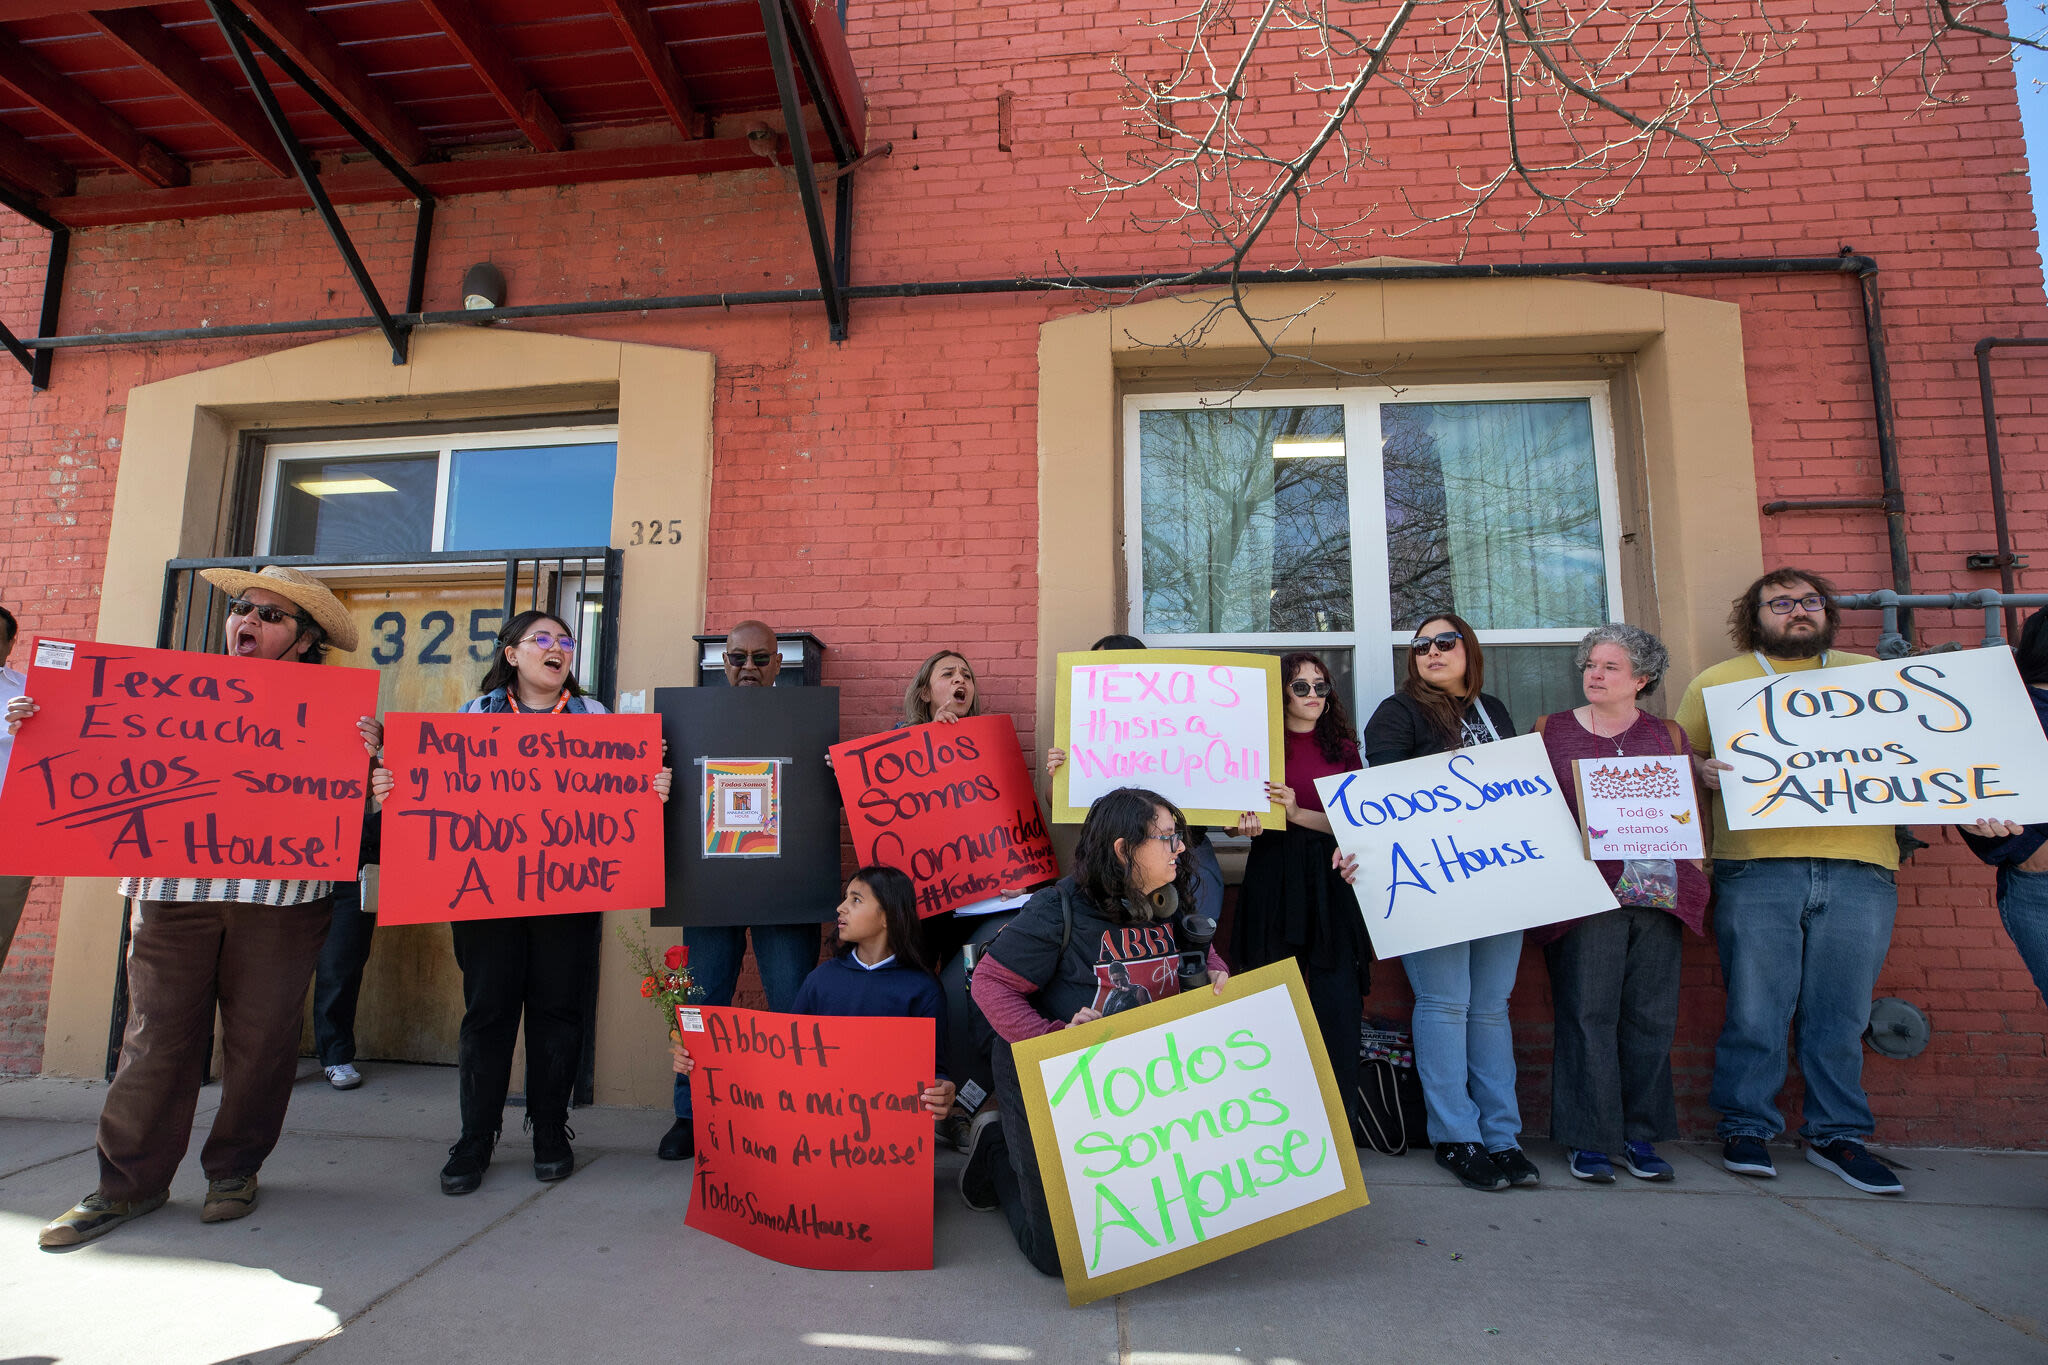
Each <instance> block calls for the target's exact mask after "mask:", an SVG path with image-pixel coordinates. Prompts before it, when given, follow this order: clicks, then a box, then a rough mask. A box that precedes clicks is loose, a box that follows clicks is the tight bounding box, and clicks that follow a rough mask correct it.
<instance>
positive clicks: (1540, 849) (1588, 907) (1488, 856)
mask: <svg viewBox="0 0 2048 1365" xmlns="http://www.w3.org/2000/svg"><path fill="white" fill-rule="evenodd" d="M1316 791H1317V792H1318V793H1319V794H1320V795H1321V796H1322V798H1323V809H1324V810H1325V811H1326V812H1327V813H1328V814H1329V817H1330V828H1331V830H1332V831H1334V832H1335V833H1336V836H1337V846H1338V847H1339V848H1341V849H1343V850H1344V852H1346V853H1350V854H1354V855H1356V856H1357V858H1358V881H1357V883H1356V885H1355V888H1354V889H1355V890H1356V891H1357V893H1358V908H1359V910H1360V911H1361V912H1362V913H1363V914H1364V915H1365V929H1366V932H1367V933H1368V934H1370V935H1371V936H1372V946H1373V951H1374V952H1375V953H1377V954H1378V955H1379V956H1381V957H1383V958H1386V957H1399V956H1401V955H1402V954H1403V953H1413V952H1418V951H1420V950H1421V949H1424V948H1440V947H1442V946H1443V945H1444V944H1446V943H1463V942H1466V941H1467V940H1469V939H1475V938H1485V937H1487V936H1488V935H1491V934H1505V933H1507V932H1508V931H1510V930H1512V929H1528V928H1531V927H1533V926H1535V925H1538V924H1554V923H1556V922H1557V921H1558V920H1566V919H1577V918H1578V917H1579V916H1581V915H1592V914H1598V913H1599V912H1600V911H1602V910H1612V909H1613V908H1614V906H1615V900H1614V893H1613V892H1612V891H1610V890H1609V889H1608V887H1607V881H1606V879H1605V878H1604V877H1602V876H1601V875H1600V869H1599V868H1597V867H1595V866H1593V864H1592V863H1590V862H1588V861H1586V856H1585V853H1584V851H1583V849H1582V848H1581V846H1580V836H1579V826H1578V822H1577V821H1576V820H1574V819H1572V813H1571V808H1570V807H1568V806H1566V805H1565V803H1564V796H1563V795H1562V794H1561V793H1560V792H1559V791H1558V790H1557V783H1556V781H1555V780H1554V778H1553V776H1552V771H1551V767H1550V757H1549V755H1548V754H1547V753H1546V752H1545V751H1544V748H1543V737H1542V736H1541V735H1522V736H1520V737H1519V738H1516V739H1504V740H1501V741H1500V742H1498V743H1495V744H1481V745H1479V746H1478V747H1476V748H1472V749H1459V750H1456V751H1455V752H1452V753H1447V754H1431V755H1430V756H1429V757H1427V758H1411V759H1409V760H1408V761H1407V762H1405V763H1389V764H1387V765H1386V766H1384V767H1379V768H1367V769H1365V770H1364V771H1363V772H1356V773H1339V774H1337V775H1336V776H1334V777H1320V778H1317V779H1316Z"/></svg>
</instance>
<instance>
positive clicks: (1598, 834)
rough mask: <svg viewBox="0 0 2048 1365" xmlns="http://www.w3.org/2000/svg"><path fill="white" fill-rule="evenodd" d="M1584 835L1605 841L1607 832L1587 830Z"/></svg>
mask: <svg viewBox="0 0 2048 1365" xmlns="http://www.w3.org/2000/svg"><path fill="white" fill-rule="evenodd" d="M1586 833H1588V834H1590V835H1592V836H1593V837H1594V838H1595V839H1605V838H1606V837H1607V831H1606V830H1604V829H1588V830H1587V831H1586Z"/></svg>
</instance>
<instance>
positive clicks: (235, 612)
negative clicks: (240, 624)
mask: <svg viewBox="0 0 2048 1365" xmlns="http://www.w3.org/2000/svg"><path fill="white" fill-rule="evenodd" d="M252 611H253V612H255V613H256V619H257V620H259V621H261V622H262V623H263V624H264V625H266V626H274V625H277V624H279V623H280V622H284V621H297V622H300V623H301V624H303V625H308V626H310V625H312V624H313V618H312V617H310V616H308V615H306V613H304V612H302V611H286V610H285V609H284V608H283V607H273V606H271V605H270V604H269V603H268V602H262V603H257V602H251V601H250V600H249V599H248V598H246V597H230V598H229V599H228V615H230V616H247V615H248V614H249V613H250V612H252Z"/></svg>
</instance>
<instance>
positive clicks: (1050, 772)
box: [1045, 744, 1067, 777]
mask: <svg viewBox="0 0 2048 1365" xmlns="http://www.w3.org/2000/svg"><path fill="white" fill-rule="evenodd" d="M1066 762H1067V751H1066V750H1065V749H1062V748H1060V747H1059V746H1058V745H1057V744H1055V745H1054V746H1053V747H1052V748H1050V749H1047V750H1046V751H1045V775H1046V776H1047V777H1057V776H1059V771H1060V769H1061V768H1063V767H1065V766H1066Z"/></svg>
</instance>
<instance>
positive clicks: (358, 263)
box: [206, 0, 434, 365]
mask: <svg viewBox="0 0 2048 1365" xmlns="http://www.w3.org/2000/svg"><path fill="white" fill-rule="evenodd" d="M206 7H207V9H208V10H210V11H211V12H212V14H213V21H214V22H215V23H216V24H218V25H219V26H220V31H221V35H222V36H223V37H225V38H226V39H227V43H228V50H229V51H230V52H231V53H233V54H234V58H235V64H236V65H237V66H239V67H240V68H241V70H242V78H243V79H244V80H246V81H247V82H248V83H249V89H250V91H251V92H252V93H253V94H254V95H255V96H256V101H257V103H258V104H260V105H262V106H263V117H264V118H265V119H266V120H268V122H269V123H270V129H271V131H272V132H273V133H275V134H276V135H277V140H278V142H279V143H280V144H282V146H283V147H284V150H285V155H286V156H287V157H289V158H290V159H291V163H292V169H293V170H294V171H296V172H297V173H298V177H299V183H300V184H301V185H302V186H304V188H305V191H306V197H307V198H309V199H311V200H312V201H313V208H314V211H315V212H317V213H318V214H319V215H320V221H321V222H322V223H324V224H325V225H326V227H327V235H328V236H330V237H332V238H333V239H334V245H335V247H336V249H338V250H339V251H340V252H341V259H342V262H343V264H345V265H346V266H347V267H348V273H349V274H350V275H351V276H353V277H354V279H355V282H356V287H357V288H358V289H360V290H362V293H363V300H364V302H366V303H368V304H369V305H370V312H371V313H372V314H373V315H374V317H375V319H376V323H377V327H378V330H380V331H382V332H383V333H384V339H385V340H386V341H388V342H390V343H391V363H392V364H394V365H403V364H404V363H405V359H406V352H407V350H408V348H409V346H410V344H411V340H412V329H413V326H414V324H413V323H411V322H402V321H400V320H398V319H397V318H395V317H394V316H393V315H392V313H391V310H390V309H388V308H386V307H385V306H384V296H383V295H382V294H381V293H379V292H378V289H377V282H376V280H374V279H373V278H371V275H370V271H369V267H367V266H365V265H364V264H363V258H362V256H361V255H360V254H359V253H358V252H357V251H356V247H355V242H354V241H353V240H351V239H350V237H349V235H348V229H347V228H345V227H343V226H342V222H341V215H340V214H338V213H337V212H336V211H335V208H334V201H333V200H331V199H329V198H328V197H327V190H326V188H325V187H324V186H322V185H321V183H320V168H319V166H318V165H317V164H316V163H315V162H314V160H313V158H312V156H311V154H310V153H308V152H307V151H306V149H305V148H304V147H303V146H302V145H300V143H299V140H298V138H297V137H295V136H294V135H293V133H292V130H291V125H290V124H289V123H288V122H287V121H286V119H285V116H284V110H283V109H282V108H281V107H280V106H279V105H278V102H277V94H276V92H275V91H273V90H272V89H271V88H270V82H269V81H267V80H265V79H264V78H263V72H262V70H261V69H260V68H259V67H258V66H257V65H256V57H255V54H253V53H252V52H251V51H250V50H249V41H250V40H251V39H254V40H255V42H256V43H257V44H258V45H259V46H261V47H262V48H263V52H264V55H265V56H267V57H269V58H270V60H271V61H272V62H273V63H275V64H276V66H277V68H278V69H279V70H280V71H283V72H284V73H285V75H286V76H287V77H289V78H290V79H291V81H292V83H293V84H295V85H297V86H298V87H299V88H300V89H301V90H303V91H305V92H306V94H307V95H309V96H310V97H312V99H313V100H314V101H315V102H317V103H318V104H319V105H320V107H321V108H322V109H324V110H325V111H326V112H327V113H328V115H329V116H330V117H332V118H333V119H335V121H336V122H338V123H340V124H341V126H342V127H343V128H344V129H346V130H347V131H348V134H349V136H350V137H352V138H354V139H355V140H356V142H357V144H358V145H359V146H361V147H362V148H363V149H364V150H366V151H368V152H369V153H370V154H371V155H373V156H375V157H376V158H377V160H378V161H379V162H380V163H381V164H382V165H383V166H384V169H386V170H388V171H390V172H391V174H392V175H393V176H395V177H396V178H397V180H398V182H399V183H400V184H401V185H404V186H405V188H406V189H407V190H409V191H410V192H411V193H412V195H413V197H414V198H415V199H416V200H417V201H418V203H419V216H418V219H417V220H416V222H415V223H414V226H413V243H412V266H411V269H410V270H409V271H408V272H407V275H406V314H407V315H411V314H416V313H417V312H418V311H419V309H420V307H421V305H422V303H423V302H424V291H425V288H426V275H427V245H428V242H429V240H430V239H431V237H432V233H433V222H434V196H433V195H432V194H430V193H429V192H428V191H427V187H426V186H424V185H422V184H421V183H420V182H419V179H418V177H416V176H414V175H413V174H412V172H411V171H409V170H407V169H406V168H405V166H404V164H403V163H401V162H400V161H399V160H398V159H397V158H396V157H394V156H392V155H391V154H390V153H389V152H387V151H385V150H384V147H383V144H381V143H380V142H378V141H377V139H375V138H374V137H371V136H370V135H369V134H368V133H367V132H365V131H364V129H363V127H362V125H361V124H359V123H357V122H356V121H355V119H354V118H353V117H352V116H350V114H349V113H348V111H347V110H345V109H343V108H342V107H341V105H340V103H339V102H338V101H336V100H334V99H333V98H332V97H330V96H329V95H328V94H327V92H326V90H325V89H323V88H322V87H321V86H320V84H319V82H317V81H314V80H312V79H311V78H309V77H308V76H307V75H306V73H305V72H304V71H303V70H302V69H301V68H300V67H299V66H298V65H297V64H296V63H295V62H293V61H292V60H291V59H290V58H289V57H287V56H286V55H285V54H284V52H283V51H282V50H281V49H280V48H279V47H278V46H277V44H275V43H273V42H272V41H271V40H270V36H269V35H268V34H266V33H265V32H263V30H262V29H261V28H260V27H258V26H257V25H256V24H254V23H252V22H251V21H250V20H249V19H248V18H247V17H246V16H245V15H243V14H242V12H241V11H239V10H237V9H235V8H233V7H232V6H230V5H228V4H225V3H224V2H223V0H206Z"/></svg>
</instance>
